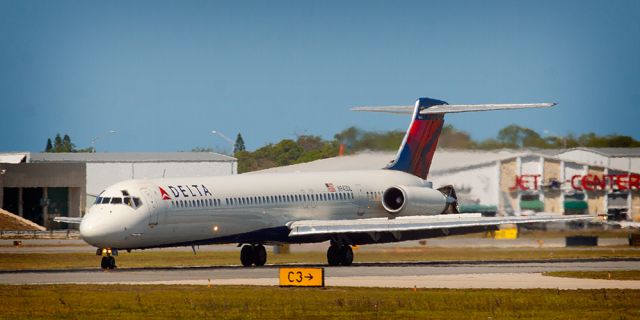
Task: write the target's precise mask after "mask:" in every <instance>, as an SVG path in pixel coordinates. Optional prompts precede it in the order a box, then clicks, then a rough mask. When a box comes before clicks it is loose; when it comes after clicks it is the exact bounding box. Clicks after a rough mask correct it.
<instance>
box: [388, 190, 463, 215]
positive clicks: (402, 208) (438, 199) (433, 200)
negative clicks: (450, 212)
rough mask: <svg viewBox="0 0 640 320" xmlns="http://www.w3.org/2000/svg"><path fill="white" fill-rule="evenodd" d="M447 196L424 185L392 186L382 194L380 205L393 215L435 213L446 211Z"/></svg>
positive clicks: (447, 204)
mask: <svg viewBox="0 0 640 320" xmlns="http://www.w3.org/2000/svg"><path fill="white" fill-rule="evenodd" d="M447 200H448V197H447V196H446V195H444V194H443V193H442V192H441V191H439V190H434V189H431V188H425V187H407V186H394V187H391V188H388V189H387V190H385V191H384V193H383V194H382V206H383V207H384V209H385V210H387V212H389V213H390V214H392V215H394V216H415V215H436V214H442V213H445V211H447V209H448V207H449V203H450V202H451V201H450V200H449V202H448V201H447Z"/></svg>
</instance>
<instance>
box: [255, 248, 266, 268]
mask: <svg viewBox="0 0 640 320" xmlns="http://www.w3.org/2000/svg"><path fill="white" fill-rule="evenodd" d="M253 253H254V255H255V256H254V260H253V262H254V263H255V265H256V266H257V267H261V266H264V264H265V263H267V249H265V248H264V246H263V245H257V246H255V247H253Z"/></svg>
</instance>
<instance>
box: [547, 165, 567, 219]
mask: <svg viewBox="0 0 640 320" xmlns="http://www.w3.org/2000/svg"><path fill="white" fill-rule="evenodd" d="M552 179H555V180H557V181H562V180H563V179H562V167H561V162H560V161H559V160H553V159H544V170H543V175H542V180H543V183H544V184H545V185H548V184H549V182H550V181H551V180H552ZM543 190H544V211H546V212H557V213H562V212H564V205H563V203H562V191H561V190H560V189H557V190H556V189H549V188H545V189H543Z"/></svg>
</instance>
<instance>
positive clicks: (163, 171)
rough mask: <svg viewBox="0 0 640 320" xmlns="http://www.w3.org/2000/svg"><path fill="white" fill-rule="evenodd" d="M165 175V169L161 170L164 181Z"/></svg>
mask: <svg viewBox="0 0 640 320" xmlns="http://www.w3.org/2000/svg"><path fill="white" fill-rule="evenodd" d="M166 173H167V168H164V169H163V170H162V179H164V175H165V174H166Z"/></svg>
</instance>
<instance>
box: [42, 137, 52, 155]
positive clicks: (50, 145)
mask: <svg viewBox="0 0 640 320" xmlns="http://www.w3.org/2000/svg"><path fill="white" fill-rule="evenodd" d="M52 149H53V145H52V144H51V138H47V146H46V147H45V148H44V152H51V150H52Z"/></svg>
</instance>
